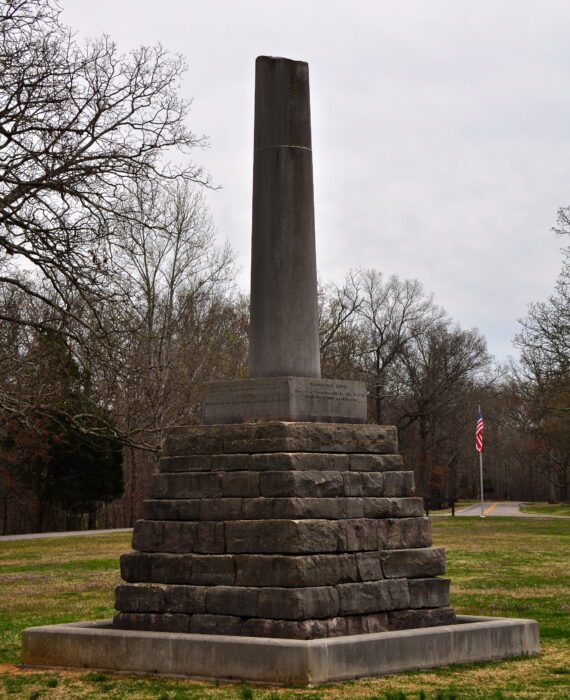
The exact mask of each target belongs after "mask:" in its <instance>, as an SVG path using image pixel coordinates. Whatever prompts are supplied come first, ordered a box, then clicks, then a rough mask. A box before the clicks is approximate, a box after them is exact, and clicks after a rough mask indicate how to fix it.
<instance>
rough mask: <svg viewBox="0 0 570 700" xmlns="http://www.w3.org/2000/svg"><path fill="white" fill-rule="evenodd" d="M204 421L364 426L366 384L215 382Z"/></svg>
mask: <svg viewBox="0 0 570 700" xmlns="http://www.w3.org/2000/svg"><path fill="white" fill-rule="evenodd" d="M203 420H204V423H206V424H213V423H244V422H255V421H262V420H287V421H319V422H333V423H364V422H365V421H366V387H365V385H364V383H363V382H356V381H351V380H336V379H316V378H306V377H264V378H257V379H242V380H238V381H223V382H211V383H209V384H207V385H206V388H205V392H204V403H203Z"/></svg>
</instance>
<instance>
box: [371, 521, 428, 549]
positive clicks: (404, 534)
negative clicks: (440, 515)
mask: <svg viewBox="0 0 570 700" xmlns="http://www.w3.org/2000/svg"><path fill="white" fill-rule="evenodd" d="M375 522H376V523H377V526H378V548H379V549H414V548H416V547H429V546H431V523H430V520H429V518H424V517H417V518H385V519H379V520H376V521H375Z"/></svg>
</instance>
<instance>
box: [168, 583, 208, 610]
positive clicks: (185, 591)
mask: <svg viewBox="0 0 570 700" xmlns="http://www.w3.org/2000/svg"><path fill="white" fill-rule="evenodd" d="M208 590H209V588H208V587H207V586H167V587H166V609H167V610H168V612H170V613H187V614H195V613H205V612H206V592H207V591H208Z"/></svg>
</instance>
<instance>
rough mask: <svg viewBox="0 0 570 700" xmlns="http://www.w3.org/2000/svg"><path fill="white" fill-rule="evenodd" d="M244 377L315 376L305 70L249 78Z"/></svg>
mask: <svg viewBox="0 0 570 700" xmlns="http://www.w3.org/2000/svg"><path fill="white" fill-rule="evenodd" d="M249 373H250V377H252V378H255V377H287V376H290V377H314V378H318V377H320V376H321V368H320V356H319V336H318V303H317V269H316V254H315V217H314V204H313V162H312V150H311V114H310V99H309V67H308V65H307V64H306V63H304V62H301V61H291V60H289V59H286V58H273V57H269V56H260V57H259V58H258V59H257V61H256V74H255V129H254V163H253V219H252V255H251V331H250V350H249Z"/></svg>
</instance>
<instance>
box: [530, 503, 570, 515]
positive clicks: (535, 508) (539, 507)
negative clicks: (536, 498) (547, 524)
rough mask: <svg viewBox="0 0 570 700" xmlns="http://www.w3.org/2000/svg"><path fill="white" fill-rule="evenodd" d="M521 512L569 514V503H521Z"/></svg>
mask: <svg viewBox="0 0 570 700" xmlns="http://www.w3.org/2000/svg"><path fill="white" fill-rule="evenodd" d="M521 510H522V512H523V513H540V514H542V515H568V516H570V503H521Z"/></svg>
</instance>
